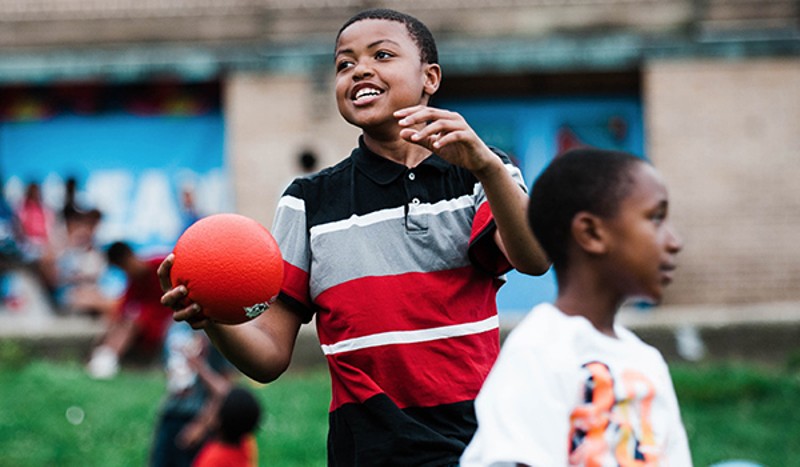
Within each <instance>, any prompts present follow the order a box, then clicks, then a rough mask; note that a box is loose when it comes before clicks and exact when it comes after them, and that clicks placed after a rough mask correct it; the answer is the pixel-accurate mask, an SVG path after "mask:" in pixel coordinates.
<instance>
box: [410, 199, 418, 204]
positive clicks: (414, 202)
mask: <svg viewBox="0 0 800 467" xmlns="http://www.w3.org/2000/svg"><path fill="white" fill-rule="evenodd" d="M411 204H414V205H417V204H419V198H414V199H412V200H411Z"/></svg>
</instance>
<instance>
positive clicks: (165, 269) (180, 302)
mask: <svg viewBox="0 0 800 467" xmlns="http://www.w3.org/2000/svg"><path fill="white" fill-rule="evenodd" d="M174 262H175V255H174V254H172V253H170V254H169V255H167V257H166V258H164V261H162V262H161V264H160V265H158V280H159V282H160V283H161V290H163V291H164V295H162V296H161V304H162V305H164V306H166V307H169V308H172V309H173V310H174V313H173V314H172V317H173V319H175V321H186V322H187V323H189V324H190V325H191V326H192V328H194V329H203V328H205V327H206V325H207V324H208V323H209V322H210V320H209V319H208V318H206V317H205V316H204V315H203V310H202V309H201V308H200V305H198V304H196V303H189V302H188V294H189V291H188V290H187V289H186V286H184V285H179V286H177V287H172V280H171V279H170V277H169V274H170V271H171V270H172V264H173V263H174ZM187 303H188V304H187Z"/></svg>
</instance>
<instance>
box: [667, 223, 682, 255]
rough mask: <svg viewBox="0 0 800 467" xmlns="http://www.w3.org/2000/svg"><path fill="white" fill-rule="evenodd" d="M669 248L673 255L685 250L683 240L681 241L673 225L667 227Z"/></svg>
mask: <svg viewBox="0 0 800 467" xmlns="http://www.w3.org/2000/svg"><path fill="white" fill-rule="evenodd" d="M667 248H668V249H669V250H670V252H672V253H677V252H679V251H681V250H682V249H683V239H681V237H680V236H679V235H678V232H677V231H676V230H675V228H674V227H672V225H668V226H667Z"/></svg>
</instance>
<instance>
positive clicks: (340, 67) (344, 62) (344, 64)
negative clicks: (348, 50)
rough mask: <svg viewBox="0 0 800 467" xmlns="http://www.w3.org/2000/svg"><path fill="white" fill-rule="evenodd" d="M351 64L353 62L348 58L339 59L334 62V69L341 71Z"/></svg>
mask: <svg viewBox="0 0 800 467" xmlns="http://www.w3.org/2000/svg"><path fill="white" fill-rule="evenodd" d="M351 66H353V62H351V61H349V60H341V61H339V62H337V63H336V71H337V72H339V71H342V70H344V69H345V68H349V67H351Z"/></svg>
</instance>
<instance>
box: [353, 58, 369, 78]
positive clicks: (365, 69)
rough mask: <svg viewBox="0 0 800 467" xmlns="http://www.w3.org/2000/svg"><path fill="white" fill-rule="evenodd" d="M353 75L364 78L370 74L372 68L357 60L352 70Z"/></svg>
mask: <svg viewBox="0 0 800 467" xmlns="http://www.w3.org/2000/svg"><path fill="white" fill-rule="evenodd" d="M353 76H354V77H355V78H364V77H368V76H372V68H370V67H369V66H368V65H366V64H365V63H363V62H358V63H356V66H355V69H354V70H353Z"/></svg>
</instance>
